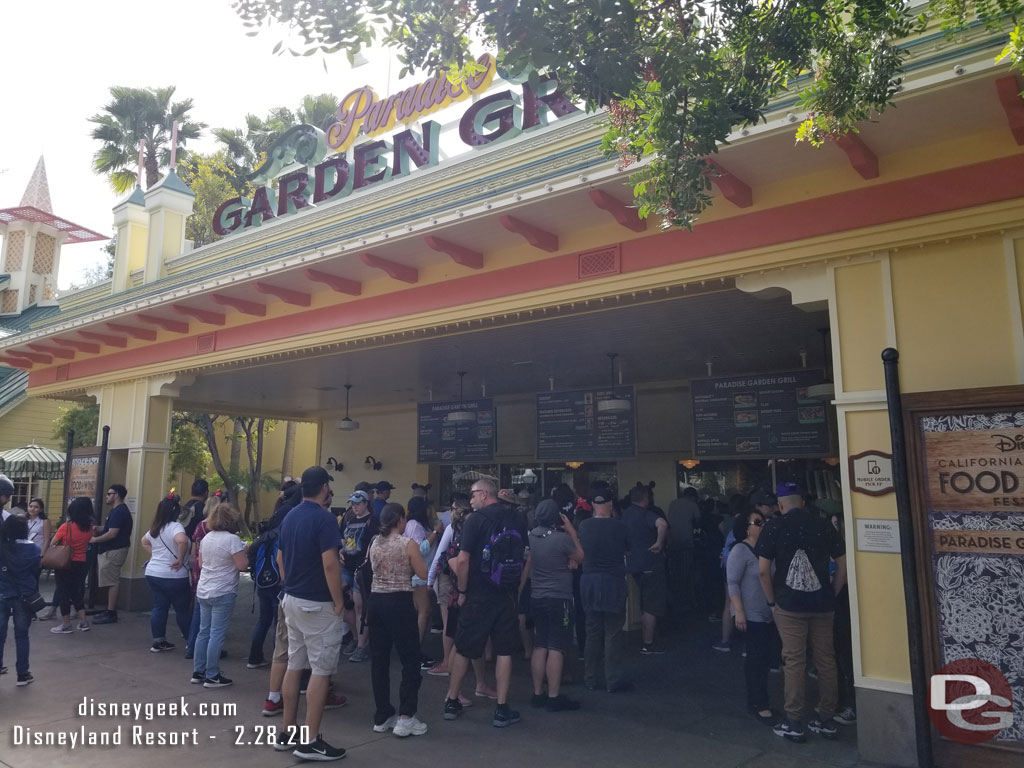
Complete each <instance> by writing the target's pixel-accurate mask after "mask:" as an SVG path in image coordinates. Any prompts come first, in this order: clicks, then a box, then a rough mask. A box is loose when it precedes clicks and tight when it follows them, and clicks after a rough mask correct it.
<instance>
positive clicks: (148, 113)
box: [89, 86, 206, 194]
mask: <svg viewBox="0 0 1024 768" xmlns="http://www.w3.org/2000/svg"><path fill="white" fill-rule="evenodd" d="M110 96H111V101H110V103H109V104H107V105H106V106H105V107H104V108H103V111H102V112H99V113H97V114H95V115H93V116H92V117H91V118H89V122H91V123H94V124H95V125H96V127H95V128H93V130H92V137H93V138H94V139H97V140H98V141H100V142H101V146H100V148H99V149H98V150H97V151H96V154H95V155H93V166H94V170H95V171H96V173H98V174H100V175H105V176H107V177H108V178H109V180H110V186H111V187H113V189H114V191H115V192H117V193H118V194H124V193H125V192H127V191H128V190H130V189H131V188H132V187H134V186H135V185H136V184H137V183H138V167H137V166H138V158H139V141H140V140H141V141H142V142H143V145H144V155H143V165H144V166H145V169H146V186H147V187H152V186H153V185H154V184H156V183H157V182H158V181H160V169H161V168H166V167H167V166H168V165H169V164H170V159H171V147H170V143H171V128H172V125H173V123H174V122H175V121H177V122H178V157H181V156H182V155H183V150H184V147H185V144H186V143H187V142H188V141H190V140H192V139H197V138H199V135H200V133H201V132H202V129H203V128H205V127H206V124H205V123H199V122H196V121H194V120H190V119H189V117H188V113H189V111H190V110H191V109H192V99H183V100H182V101H171V99H172V98H173V97H174V86H168V87H166V88H128V87H126V86H114V87H112V88H111V89H110Z"/></svg>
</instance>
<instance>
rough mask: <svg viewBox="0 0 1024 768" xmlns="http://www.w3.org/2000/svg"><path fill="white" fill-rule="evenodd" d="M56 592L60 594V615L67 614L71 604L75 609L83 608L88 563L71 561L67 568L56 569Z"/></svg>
mask: <svg viewBox="0 0 1024 768" xmlns="http://www.w3.org/2000/svg"><path fill="white" fill-rule="evenodd" d="M55 573H56V574H57V592H58V593H59V594H60V615H61V616H69V615H70V614H71V606H72V605H74V606H75V610H76V611H81V610H84V609H85V577H86V576H87V575H88V574H89V564H88V563H86V562H82V563H80V562H78V561H77V560H72V561H71V566H70V567H69V568H64V569H62V570H59V571H56V572H55Z"/></svg>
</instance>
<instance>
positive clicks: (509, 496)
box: [498, 488, 519, 504]
mask: <svg viewBox="0 0 1024 768" xmlns="http://www.w3.org/2000/svg"><path fill="white" fill-rule="evenodd" d="M498 499H499V500H501V501H504V502H506V503H508V504H518V503H519V500H518V499H517V498H516V495H515V493H513V492H512V491H511V490H510V489H508V488H502V489H501V490H500V491H498Z"/></svg>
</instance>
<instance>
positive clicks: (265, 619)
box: [249, 587, 281, 664]
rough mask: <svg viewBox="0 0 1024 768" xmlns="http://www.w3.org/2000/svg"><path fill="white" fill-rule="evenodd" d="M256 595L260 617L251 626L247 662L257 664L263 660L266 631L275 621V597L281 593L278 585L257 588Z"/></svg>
mask: <svg viewBox="0 0 1024 768" xmlns="http://www.w3.org/2000/svg"><path fill="white" fill-rule="evenodd" d="M256 595H257V597H259V599H260V617H259V619H258V620H257V621H256V626H255V627H253V628H252V644H251V645H250V646H249V663H250V664H258V663H260V662H261V661H264V660H265V658H266V657H265V656H264V655H263V643H264V641H265V640H266V639H267V633H268V632H269V631H270V628H271V627H272V626H274V622H275V621H277V598H278V597H279V596H280V595H281V589H280V587H274V588H273V589H257V590H256Z"/></svg>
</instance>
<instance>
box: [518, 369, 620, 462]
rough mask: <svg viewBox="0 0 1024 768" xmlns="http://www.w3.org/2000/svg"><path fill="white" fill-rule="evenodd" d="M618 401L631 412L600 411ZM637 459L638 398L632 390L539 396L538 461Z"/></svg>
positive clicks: (574, 391) (555, 393) (591, 390)
mask: <svg viewBox="0 0 1024 768" xmlns="http://www.w3.org/2000/svg"><path fill="white" fill-rule="evenodd" d="M613 397H614V398H618V399H622V400H626V401H628V402H629V404H630V407H629V409H628V410H621V411H618V410H617V411H601V410H600V409H599V407H598V404H599V403H601V402H602V401H604V400H608V399H611V398H613ZM634 456H636V396H635V393H634V392H633V388H632V387H605V388H603V389H579V390H573V391H571V392H543V393H541V394H538V395H537V459H538V460H539V461H611V460H615V459H630V458H633V457H634Z"/></svg>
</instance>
